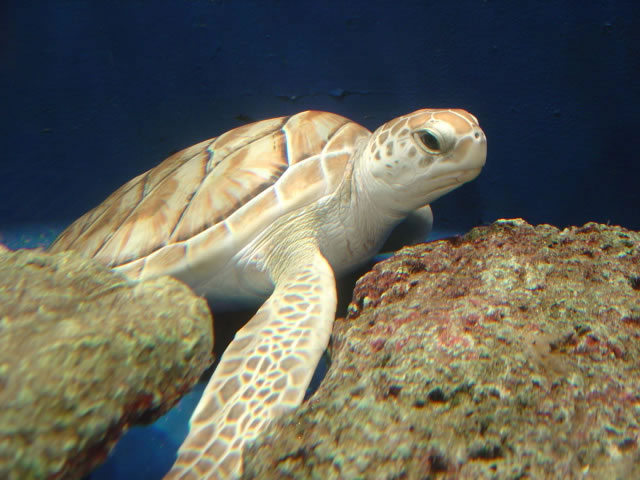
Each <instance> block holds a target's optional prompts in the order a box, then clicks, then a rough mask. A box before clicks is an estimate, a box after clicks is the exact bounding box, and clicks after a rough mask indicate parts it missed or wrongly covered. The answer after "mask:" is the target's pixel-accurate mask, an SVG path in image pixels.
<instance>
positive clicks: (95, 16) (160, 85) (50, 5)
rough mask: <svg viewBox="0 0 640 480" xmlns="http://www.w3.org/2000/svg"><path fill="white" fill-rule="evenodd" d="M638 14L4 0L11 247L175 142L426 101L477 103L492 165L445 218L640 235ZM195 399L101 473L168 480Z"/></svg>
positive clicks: (579, 6)
mask: <svg viewBox="0 0 640 480" xmlns="http://www.w3.org/2000/svg"><path fill="white" fill-rule="evenodd" d="M639 10H640V2H637V0H626V1H623V0H618V1H598V2H585V1H573V2H572V1H553V2H551V1H537V2H509V1H491V0H485V1H481V0H467V1H451V2H444V1H427V0H422V1H410V0H406V1H400V0H396V1H382V0H368V1H362V0H348V1H347V0H332V1H313V2H311V1H295V0H290V1H284V0H282V1H277V0H256V1H245V0H226V1H225V0H219V1H206V0H190V1H187V0H183V1H177V0H175V1H160V0H155V1H148V2H145V1H136V0H126V1H115V0H111V1H102V2H100V1H88V0H78V1H57V2H54V1H49V2H46V1H30V2H25V1H18V0H9V1H7V0H5V1H4V2H0V113H1V114H2V116H1V117H0V118H1V120H2V130H1V131H2V134H1V135H0V241H2V240H3V238H4V239H5V241H6V239H7V236H6V232H7V231H9V230H12V231H15V230H18V231H21V232H28V235H31V234H34V235H35V236H36V237H37V235H38V231H39V230H44V231H45V232H50V231H51V230H47V229H46V228H45V227H48V226H53V227H54V228H53V230H54V231H55V229H57V228H59V227H60V226H64V225H66V224H67V223H69V222H70V221H72V220H73V219H74V218H76V217H78V216H79V215H81V214H82V213H84V212H85V211H87V210H88V209H89V208H92V207H93V206H95V205H96V204H98V203H100V202H101V201H102V200H103V199H104V198H105V197H106V196H107V195H108V194H109V193H111V192H112V191H113V190H115V189H116V188H117V187H119V186H120V185H121V184H122V183H124V182H125V181H127V180H129V179H130V178H132V177H133V176H135V175H136V174H138V173H141V172H142V171H144V170H146V169H148V168H150V167H152V166H154V165H155V164H157V163H158V162H159V161H160V160H162V159H163V158H165V157H166V156H168V155H169V154H171V153H173V152H175V151H177V150H179V149H181V148H183V147H186V146H188V145H190V144H193V143H196V142H198V141H200V140H203V139H205V138H209V137H212V136H215V135H218V134H220V133H222V132H224V131H226V130H228V129H230V128H232V127H235V126H237V125H240V124H242V123H244V122H246V121H251V120H259V119H263V118H268V117H273V116H278V115H285V114H291V113H295V112H298V111H301V110H305V109H309V108H315V109H324V110H330V111H334V112H337V113H341V114H343V115H346V116H348V117H350V118H352V119H354V120H356V121H359V122H360V123H362V124H364V125H366V126H367V127H369V128H371V129H374V128H376V127H377V126H378V125H380V124H381V123H383V122H385V121H386V120H388V119H390V118H392V117H395V116H397V115H400V114H403V113H407V112H410V111H413V110H415V109H418V108H423V107H461V108H465V109H468V110H469V111H471V112H472V113H474V114H475V115H476V116H477V117H478V118H479V119H480V122H481V125H482V126H483V128H484V130H485V132H486V134H487V137H488V141H489V155H488V163H487V166H486V168H485V170H484V172H483V173H482V175H481V176H480V177H479V178H478V179H477V180H476V181H474V182H473V183H471V184H469V185H467V186H465V187H463V188H462V189H460V190H458V191H456V192H453V193H452V194H450V195H447V196H446V197H444V198H443V199H441V200H438V201H437V202H436V204H435V205H434V211H435V215H436V227H439V228H445V229H452V230H464V229H467V228H469V227H470V226H472V225H474V224H478V223H483V222H490V221H492V220H494V219H496V218H499V217H524V218H525V219H527V220H528V221H530V222H532V223H542V222H545V223H553V224H556V225H559V226H565V225H569V224H582V223H584V222H586V221H589V220H596V221H600V222H611V223H616V224H622V225H623V226H626V227H628V228H632V229H637V230H640V186H639V185H640V154H639V153H638V151H639V149H640V144H639V140H638V139H639V138H640V121H639V119H640V25H639V22H638V14H639V13H640V12H639ZM3 231H4V232H5V235H4V236H3ZM47 235H49V233H46V234H44V235H43V236H42V237H40V238H41V240H42V242H41V243H46V241H48V239H49V237H48V236H47ZM37 240H38V239H37V238H36V243H37ZM22 244H24V242H22ZM29 244H31V245H33V244H34V242H31V243H29ZM195 401H197V395H195V394H194V395H192V396H189V397H188V398H186V399H185V400H183V402H182V403H181V407H179V408H177V409H174V410H173V411H172V413H171V414H170V415H169V416H168V417H165V418H164V419H162V420H161V421H160V422H158V423H156V424H155V425H154V426H153V427H149V428H148V429H134V430H132V431H131V432H130V433H129V434H128V435H127V436H126V437H125V438H124V439H123V441H122V442H120V444H119V445H118V447H117V449H116V452H115V454H114V455H113V456H112V457H110V460H109V462H108V463H107V464H105V465H104V466H103V467H102V468H101V469H100V470H99V471H98V472H96V473H94V474H93V475H92V478H94V479H101V478H105V479H107V478H116V477H117V478H123V479H124V478H136V479H140V478H149V479H155V478H160V476H161V475H162V473H163V472H165V471H166V470H167V468H168V467H169V465H170V464H171V462H172V461H173V458H175V449H176V447H177V445H178V444H179V443H180V442H181V441H182V437H183V436H184V433H185V432H186V418H188V416H189V414H190V412H191V409H192V408H193V404H194V403H195ZM189 402H191V403H189ZM187 404H188V406H187ZM145 448H146V450H144V449H145ZM145 452H146V453H145Z"/></svg>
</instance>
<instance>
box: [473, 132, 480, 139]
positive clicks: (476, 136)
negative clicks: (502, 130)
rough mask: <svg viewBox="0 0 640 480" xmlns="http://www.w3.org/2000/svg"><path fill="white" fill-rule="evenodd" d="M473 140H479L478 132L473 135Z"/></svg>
mask: <svg viewBox="0 0 640 480" xmlns="http://www.w3.org/2000/svg"><path fill="white" fill-rule="evenodd" d="M473 136H474V138H475V139H476V140H477V139H479V138H480V132H476V133H474V134H473Z"/></svg>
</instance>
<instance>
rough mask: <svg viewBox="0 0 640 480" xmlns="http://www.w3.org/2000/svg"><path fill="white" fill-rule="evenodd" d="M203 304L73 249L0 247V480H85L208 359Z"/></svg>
mask: <svg viewBox="0 0 640 480" xmlns="http://www.w3.org/2000/svg"><path fill="white" fill-rule="evenodd" d="M212 329H213V324H212V318H211V314H210V312H209V309H208V307H207V303H206V301H205V300H203V299H200V298H198V297H196V296H195V295H194V294H193V293H192V292H191V290H190V289H189V288H188V287H187V286H185V285H184V284H182V283H180V282H179V281H177V280H174V279H172V278H169V277H164V278H158V279H155V280H151V281H148V282H143V283H140V284H134V283H132V282H130V281H128V280H127V279H125V278H124V277H123V276H121V275H119V274H116V273H114V272H112V271H111V270H109V269H107V268H105V267H102V266H101V265H99V264H98V263H96V262H94V261H92V260H87V259H83V258H81V257H78V256H76V255H75V254H72V253H70V252H65V253H60V254H55V255H51V254H47V253H44V252H42V251H37V250H19V251H15V252H12V251H9V250H6V249H0V478H3V479H19V480H26V479H36V478H37V479H44V478H46V479H73V478H81V477H82V476H83V475H84V474H86V473H87V472H88V471H89V470H91V469H92V468H93V467H95V466H96V465H97V464H99V463H101V462H102V461H103V460H104V459H105V457H106V455H107V454H108V452H109V450H110V449H111V447H112V446H113V445H114V444H115V442H116V440H117V439H118V438H119V437H120V435H121V434H122V433H123V432H124V431H125V430H126V429H127V428H128V427H129V426H131V425H133V424H137V423H148V422H151V421H153V420H154V419H156V418H157V417H159V416H160V415H162V414H163V413H164V412H166V411H167V410H168V409H169V408H171V406H173V405H174V404H175V403H176V402H177V401H178V400H179V399H180V397H181V396H182V395H183V394H184V393H186V392H187V391H188V390H189V389H190V388H191V387H192V386H193V385H194V384H195V382H197V380H198V378H199V377H200V375H201V374H202V372H203V371H204V369H205V368H206V367H207V366H208V365H209V364H210V363H211V361H212V358H211V351H212V346H213V332H212Z"/></svg>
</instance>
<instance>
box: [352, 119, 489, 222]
mask: <svg viewBox="0 0 640 480" xmlns="http://www.w3.org/2000/svg"><path fill="white" fill-rule="evenodd" d="M363 154H364V162H365V164H366V165H365V166H364V170H365V172H362V173H364V175H365V176H367V177H370V178H369V179H367V180H366V181H367V182H368V183H369V184H370V185H371V187H370V188H372V189H373V191H370V194H371V197H372V198H374V199H376V203H380V204H381V205H380V206H382V207H384V206H386V207H387V208H390V209H391V210H392V211H396V212H398V213H399V214H400V215H402V214H406V213H408V212H410V211H412V210H414V209H416V208H418V207H421V206H423V205H426V204H428V203H431V202H432V201H433V200H435V199H437V198H438V197H441V196H442V195H444V194H445V193H447V192H450V191H451V190H453V189H455V188H457V187H459V186H460V185H462V184H463V183H466V182H468V181H470V180H473V179H474V178H476V177H477V176H478V174H479V173H480V170H482V167H483V166H484V163H485V159H486V156H487V140H486V137H485V135H484V132H483V131H482V129H481V128H480V126H479V125H478V120H477V119H476V118H475V117H474V116H473V115H471V114H470V113H468V112H466V111H464V110H435V109H428V110H418V111H416V112H413V113H410V114H408V115H404V116H402V117H398V118H396V119H394V120H391V121H390V122H387V123H385V124H384V125H382V126H381V127H380V128H378V129H377V130H376V131H375V132H374V134H373V135H372V136H371V137H370V138H369V141H368V143H367V145H366V147H365V150H364V152H363Z"/></svg>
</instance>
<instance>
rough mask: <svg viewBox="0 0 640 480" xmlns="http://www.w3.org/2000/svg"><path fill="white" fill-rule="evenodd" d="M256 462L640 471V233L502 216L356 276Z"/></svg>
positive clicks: (259, 469)
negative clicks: (323, 357)
mask: <svg viewBox="0 0 640 480" xmlns="http://www.w3.org/2000/svg"><path fill="white" fill-rule="evenodd" d="M331 357H332V364H331V368H330V369H329V372H328V374H327V377H326V378H325V380H324V382H323V383H322V385H321V387H320V389H319V390H318V392H317V393H316V394H315V396H314V397H312V399H311V400H310V401H309V402H308V403H307V404H305V405H303V406H302V407H301V408H300V409H298V410H297V411H296V412H294V413H292V414H289V415H286V416H285V417H283V418H282V419H281V420H280V421H278V422H276V423H274V424H273V425H271V426H270V428H269V429H268V430H267V431H266V432H265V433H266V435H263V436H262V437H261V438H259V439H258V442H257V443H256V444H255V445H254V446H253V448H251V449H250V450H249V451H248V452H247V455H246V460H245V477H246V478H261V479H267V478H269V479H270V478H274V479H275V478H287V479H294V478H296V479H303V478H304V479H309V478H316V479H339V478H340V479H354V478H367V479H391V478H402V479H424V478H443V479H444V478H447V479H448V478H452V479H453V478H455V479H479V478H483V479H484V478H492V479H507V478H508V479H515V478H535V479H577V478H581V479H583V478H593V479H614V478H619V479H630V478H640V449H639V443H640V438H639V435H640V234H638V233H637V232H631V231H628V230H624V229H622V228H619V227H608V226H605V225H597V224H593V223H590V224H587V225H585V226H584V227H581V228H569V229H566V230H563V231H559V230H558V229H556V228H554V227H551V226H548V225H541V226H538V227H535V228H534V227H532V226H530V225H528V224H527V223H525V222H524V221H522V220H511V221H508V220H506V221H505V220H503V221H498V222H496V223H494V224H493V225H491V226H489V227H481V228H476V229H474V230H472V231H471V232H470V233H469V234H467V235H466V236H464V237H462V238H456V239H450V240H443V241H437V242H433V243H430V244H426V245H419V246H416V247H411V248H406V249H403V250H402V251H400V252H399V253H398V254H397V255H396V256H394V257H392V258H390V259H389V260H387V261H384V262H382V263H380V264H378V265H376V266H375V267H374V269H373V271H372V272H370V273H368V274H367V275H365V276H364V277H363V278H361V279H360V281H359V282H358V284H357V285H356V290H355V293H354V299H353V303H352V305H351V306H350V311H349V314H348V317H347V319H346V320H338V321H337V322H336V326H335V329H334V336H333V347H332V349H331Z"/></svg>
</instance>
